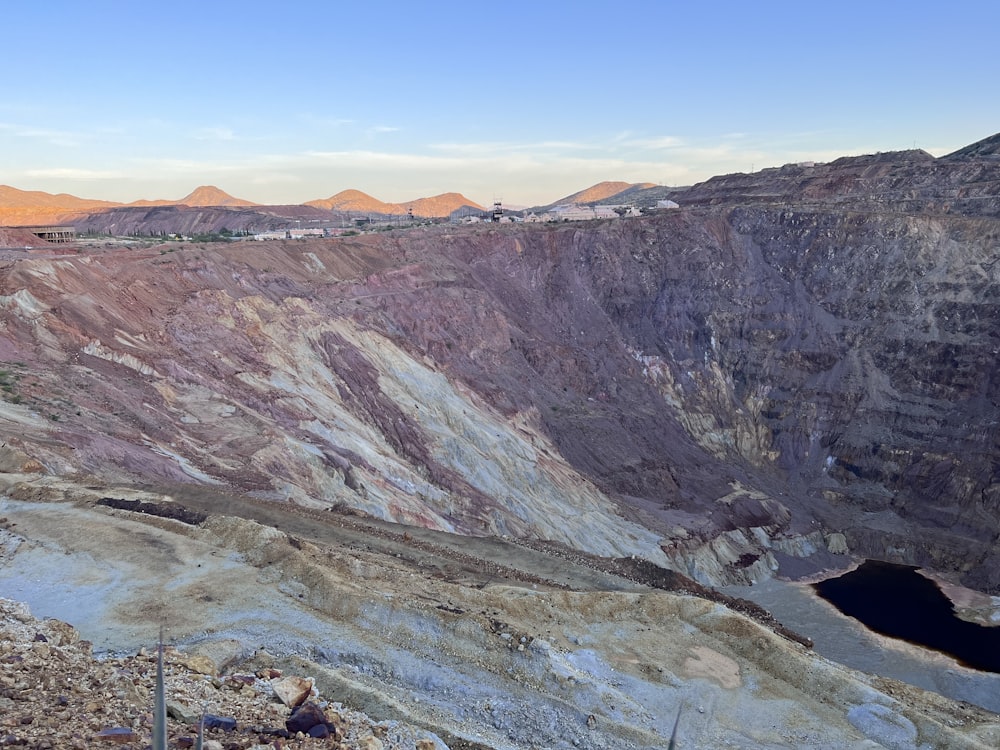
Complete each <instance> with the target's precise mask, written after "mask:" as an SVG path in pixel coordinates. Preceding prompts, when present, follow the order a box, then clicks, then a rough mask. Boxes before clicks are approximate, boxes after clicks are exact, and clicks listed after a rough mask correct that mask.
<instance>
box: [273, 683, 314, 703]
mask: <svg viewBox="0 0 1000 750" xmlns="http://www.w3.org/2000/svg"><path fill="white" fill-rule="evenodd" d="M271 687H272V688H273V689H274V694H275V695H276V696H277V697H278V700H280V701H281V702H282V703H284V704H285V705H286V706H288V707H289V708H296V707H297V706H299V705H301V704H302V703H303V702H304V701H305V700H306V698H308V697H309V696H310V695H311V694H312V691H313V682H312V680H308V679H306V678H304V677H295V676H289V677H283V678H281V679H278V680H273V681H272V682H271Z"/></svg>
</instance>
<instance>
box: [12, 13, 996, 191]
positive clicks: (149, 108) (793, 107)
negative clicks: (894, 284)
mask: <svg viewBox="0 0 1000 750" xmlns="http://www.w3.org/2000/svg"><path fill="white" fill-rule="evenodd" d="M4 6H5V7H4V9H3V20H2V23H3V26H4V29H5V31H4V41H3V45H2V46H0V65H2V69H3V71H4V72H3V74H2V75H0V184H6V185H10V186H12V187H16V188H19V189H21V190H42V191H46V192H51V193H60V192H65V193H70V194H72V195H76V196H78V197H83V198H96V199H104V200H113V201H121V202H129V201H133V200H138V199H160V198H168V199H175V198H180V197H183V196H184V195H186V194H187V193H189V192H191V190H193V189H194V188H195V187H197V186H199V185H209V184H210V185H216V186H218V187H219V188H221V189H223V190H225V191H226V192H228V193H230V194H232V195H235V196H237V197H239V198H244V199H247V200H251V201H254V202H257V203H270V204H283V203H289V204H294V203H303V202H305V201H309V200H315V199H320V198H327V197H330V196H332V195H334V194H335V193H337V192H340V191H341V190H346V189H357V190H362V191H364V192H366V193H369V194H370V195H373V196H374V197H376V198H379V199H381V200H384V201H391V202H405V201H408V200H414V199H416V198H419V197H426V196H431V195H437V194H440V193H444V192H452V191H454V192H460V193H462V194H464V195H465V196H466V197H468V198H471V199H472V200H474V201H476V202H478V203H481V204H488V203H492V202H493V201H494V200H501V201H503V202H504V203H506V204H508V205H525V206H527V205H540V204H547V203H551V202H553V201H555V200H557V199H559V198H561V197H563V196H566V195H568V194H570V193H573V192H575V191H577V190H580V189H583V188H585V187H588V186H590V185H593V184H595V183H597V182H601V181H604V180H622V181H625V182H652V183H657V184H663V185H675V186H679V185H688V184H693V183H695V182H698V181H700V180H704V179H707V178H708V177H711V176H713V175H717V174H726V173H730V172H749V171H752V170H755V169H761V168H764V167H771V166H780V165H782V164H785V163H788V162H796V161H807V160H812V161H829V160H831V159H834V158H837V157H839V156H844V155H853V154H862V153H873V152H877V151H895V150H902V149H909V148H914V147H916V148H922V149H924V150H926V151H929V152H930V153H932V154H934V155H935V156H938V155H942V154H945V153H948V152H950V151H953V150H955V149H958V148H961V147H962V146H965V145H967V144H969V143H972V142H974V141H977V140H980V139H981V138H985V137H987V136H990V135H993V134H994V133H996V132H998V131H1000V93H998V91H1000V89H998V80H1000V75H998V74H1000V56H998V55H997V29H998V28H1000V3H998V2H996V0H978V1H974V0H953V1H952V2H948V3H940V2H935V3H930V2H925V1H924V0H911V2H908V3H899V2H895V0H892V1H889V0H865V1H864V2H855V0H841V1H840V2H836V3H834V2H822V1H821V2H815V3H810V2H802V1H801V0H797V1H796V2H784V1H783V0H782V1H775V2H768V1H767V0H759V1H758V2H755V3H753V2H746V1H745V0H743V1H742V2H728V1H720V0H699V1H698V2H683V3H682V2H674V1H673V0H658V1H656V0H654V1H652V2H650V1H647V0H635V1H634V2H631V3H613V2H607V1H605V2H590V1H589V0H579V1H578V2H554V1H552V0H549V1H546V0H534V2H521V1H520V0H504V2H497V3H494V4H490V3H484V2H479V3H475V2H468V1H465V2H452V1H451V0H443V1H441V2H425V3H415V2H408V3H402V2H385V1H383V0H366V2H357V3H354V2H346V1H345V0H323V2H302V1H297V0H284V1H283V2H280V3H279V2H275V1H274V0H270V1H268V2H263V1H261V0H240V1H239V2H234V1H229V0H201V2H190V1H189V0H175V1H173V2H155V1H150V2H133V1H132V0H120V1H119V2H111V1H110V0H90V1H88V2H80V1H79V0H44V2H12V3H5V4H4Z"/></svg>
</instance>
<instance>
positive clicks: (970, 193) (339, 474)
mask: <svg viewBox="0 0 1000 750" xmlns="http://www.w3.org/2000/svg"><path fill="white" fill-rule="evenodd" d="M998 153H1000V137H998V136H994V137H993V138H991V139H986V140H985V141H982V142H980V143H978V144H974V145H973V146H970V147H969V148H967V149H963V150H962V151H959V152H956V153H955V154H951V155H949V156H945V157H940V158H933V157H931V156H930V155H928V154H926V153H924V152H919V151H912V152H902V153H891V154H878V155H872V156H863V157H852V158H844V159H839V160H837V161H834V162H831V163H829V164H806V165H787V166H785V167H782V168H777V169H772V170H763V171H761V172H757V173H754V174H743V175H728V176H725V177H719V178H715V179H713V180H709V181H707V182H705V183H702V184H700V185H695V186H693V187H691V188H687V189H684V190H676V191H671V192H670V193H669V196H668V197H669V198H670V199H671V200H673V201H675V202H676V203H677V204H678V205H679V208H672V209H669V210H662V211H653V212H650V213H648V214H647V215H644V216H641V217H636V218H623V219H610V220H597V221H589V222H563V223H550V224H537V225H528V224H487V225H482V224H480V225H470V226H452V225H435V226H421V227H415V228H412V229H409V230H401V231H394V232H382V233H372V234H361V235H358V236H351V237H339V238H328V239H304V240H295V241H273V242H266V243H255V242H228V243H204V244H199V243H191V242H185V243H166V244H162V245H152V246H151V245H146V246H142V247H111V246H108V247H104V246H89V247H73V246H67V245H59V246H45V244H44V243H43V242H39V243H38V245H37V246H36V247H33V248H32V249H30V250H24V249H18V250H14V249H12V250H4V251H0V388H2V393H0V395H2V399H0V443H2V445H0V492H2V495H0V597H5V598H7V599H10V600H17V601H19V602H24V603H26V604H27V605H28V606H30V608H31V611H32V613H33V614H34V615H35V616H37V617H40V618H56V619H57V620H60V621H66V622H69V623H71V624H72V625H73V626H74V627H75V628H76V629H77V631H78V632H79V635H80V636H81V637H82V638H83V639H85V640H87V641H89V642H90V643H91V644H92V648H93V651H94V653H95V654H96V655H97V656H98V657H99V658H104V659H112V658H123V657H122V655H123V654H136V653H138V652H139V651H140V649H146V650H147V652H149V651H150V650H152V649H154V648H155V646H156V643H157V638H158V633H159V629H160V628H161V627H162V628H163V632H164V637H165V639H166V641H167V643H168V644H169V645H170V646H171V647H172V648H176V649H177V650H178V652H179V653H190V654H200V655H202V656H203V657H204V659H207V660H208V663H209V666H208V667H207V668H204V669H203V672H205V673H206V674H204V675H203V679H202V683H200V684H205V681H208V682H207V684H208V685H209V687H211V685H220V686H221V687H218V688H217V689H215V688H213V689H211V690H209V689H208V688H205V691H203V692H202V693H200V694H199V695H201V697H200V698H199V701H201V702H202V705H207V706H208V708H207V710H209V711H212V712H216V713H217V712H220V711H225V710H227V709H226V708H225V707H224V706H222V707H220V706H219V705H217V704H219V702H220V701H222V699H223V697H224V695H228V693H226V691H227V690H228V688H227V687H226V686H227V685H228V684H229V683H227V682H226V680H227V678H228V677H231V676H232V675H239V674H249V675H256V677H254V678H253V679H255V680H256V681H257V682H256V683H255V684H254V685H253V686H251V687H249V688H248V689H250V690H251V692H254V694H255V695H256V696H257V697H258V698H259V697H261V696H264V697H267V695H268V690H269V688H268V686H267V685H268V683H267V681H266V680H264V679H263V678H262V677H261V676H260V675H261V674H264V675H265V676H266V675H268V674H272V673H278V672H281V673H293V672H294V673H295V674H298V675H304V676H308V677H311V678H312V680H313V682H314V685H315V689H316V691H317V693H318V695H320V696H321V697H322V698H323V699H325V700H328V701H335V702H338V703H340V704H342V705H343V706H346V707H350V708H351V709H352V710H358V711H363V712H365V713H366V715H368V716H370V717H371V718H372V721H373V722H375V723H373V724H372V726H373V727H375V728H376V729H378V727H382V728H381V730H379V731H374V730H373V732H374V733H373V734H370V736H368V735H366V736H365V737H364V738H360V739H357V740H356V741H355V740H349V739H343V738H342V739H341V740H339V741H340V743H341V744H340V745H339V746H340V747H352V748H353V747H365V748H366V750H375V749H376V748H378V747H401V748H402V747H406V748H419V749H420V750H428V749H429V748H432V747H435V748H442V747H445V746H447V747H450V748H496V749H497V750H501V749H506V748H593V749H596V748H625V749H629V750H638V749H640V748H642V749H647V748H648V749H652V748H665V747H667V746H668V744H669V743H670V742H671V741H672V742H673V746H674V747H676V748H722V747H727V748H857V749H858V750H860V749H861V748H993V747H997V746H1000V716H998V715H997V713H996V712H997V711H1000V704H998V700H997V695H1000V690H998V688H1000V678H998V676H997V675H994V674H991V673H987V672H977V671H976V670H972V669H970V668H968V667H965V666H963V665H961V664H958V663H957V662H955V661H953V660H951V659H950V658H949V657H948V656H946V655H942V654H937V653H934V652H924V651H922V650H920V649H917V648H916V647H913V646H910V645H908V644H903V643H900V642H895V641H890V640H888V639H885V638H881V637H877V636H873V635H872V634H870V633H867V631H865V630H864V629H863V628H862V627H861V626H860V625H859V624H857V623H855V622H854V621H849V620H847V619H846V618H843V617H842V616H840V615H838V614H837V613H836V612H835V611H834V610H833V608H832V607H830V606H828V605H823V604H821V603H819V600H818V599H817V598H816V597H814V596H812V595H811V594H810V593H809V590H808V588H807V586H806V584H805V583H804V582H806V581H815V580H819V579H821V578H824V577H831V576H835V575H837V574H838V573H840V572H843V571H845V570H848V569H850V568H852V567H854V566H856V565H858V564H859V563H861V562H862V561H864V560H866V559H872V560H882V561H886V562H893V563H905V564H909V565H914V566H919V567H920V568H921V569H923V570H925V571H927V572H928V574H929V575H933V576H934V577H935V580H937V581H939V582H940V585H941V586H942V588H943V589H944V590H945V591H946V592H949V595H951V596H953V597H954V600H955V601H956V602H958V605H959V609H960V614H961V615H962V616H963V617H967V618H970V619H976V620H978V621H980V622H983V623H986V624H987V625H990V624H992V625H996V624H997V623H998V621H1000V599H998V598H997V596H998V595H1000V544H998V539H1000V469H998V466H1000V460H998V459H1000V443H998V434H1000V432H998V418H1000V376H998V374H997V361H998V352H1000V264H998V260H1000V156H998ZM649 190H651V191H653V192H655V191H657V190H659V191H660V192H662V191H663V189H662V188H649ZM641 196H642V192H641V191H640V192H639V193H637V194H636V195H634V196H632V197H633V199H634V200H640V201H641ZM657 197H663V196H657ZM775 586H779V587H780V588H778V589H775V588H774V587H775ZM734 587H738V588H739V589H740V591H746V592H753V591H755V590H758V589H761V590H764V591H767V592H770V595H771V596H777V597H778V598H780V599H781V600H782V601H783V602H785V610H787V609H788V602H789V601H793V600H794V601H798V602H804V600H805V599H809V602H808V604H806V603H802V604H801V606H798V605H796V607H793V608H792V609H793V610H795V611H798V612H799V613H801V612H804V611H805V610H806V608H807V607H809V608H811V609H809V611H810V612H813V613H814V614H813V615H812V616H811V618H802V619H801V621H798V622H794V623H791V622H789V621H788V618H787V617H786V616H785V615H783V614H778V617H777V619H776V618H775V617H774V616H772V614H769V613H768V612H767V611H765V609H764V608H761V607H760V606H758V605H756V604H753V603H751V602H750V601H747V599H750V598H754V597H753V595H752V594H747V595H746V596H740V597H734V596H732V595H731V593H725V592H724V591H721V590H720V589H724V590H725V591H726V592H731V591H732V590H734ZM769 587H770V588H769ZM776 591H777V592H778V594H776V593H775V592H776ZM796 597H797V598H796ZM767 609H771V611H772V613H779V611H780V610H781V609H782V605H781V603H780V602H775V606H774V607H773V608H772V607H771V606H769V605H767ZM4 611H5V612H13V613H14V614H11V615H10V616H9V617H7V619H6V620H4V621H2V622H0V637H3V638H4V639H5V642H6V643H8V644H11V645H10V646H9V647H8V646H4V647H3V648H0V661H2V660H3V659H4V658H8V657H9V658H13V656H11V655H17V654H19V653H21V652H20V651H18V649H19V648H21V647H20V646H19V645H17V644H18V643H19V642H18V641H17V640H16V639H15V636H14V633H15V630H17V629H16V628H15V627H14V625H13V624H12V623H17V622H24V621H26V618H27V617H28V615H27V614H24V613H23V612H21V610H18V609H17V608H16V607H14V605H12V604H8V606H7V609H6V610H4ZM18 612H21V614H20V615H17V613H18ZM15 615H16V616H15ZM792 616H793V617H794V612H793V613H792ZM18 617H20V618H21V619H18ZM4 622H6V623H7V624H6V625H3V623H4ZM37 627H38V628H42V627H43V626H42V625H38V626H37ZM3 628H6V629H3ZM22 629H23V628H22ZM835 631H836V632H839V633H841V634H842V637H844V638H847V639H848V640H849V641H850V640H851V639H854V641H855V642H857V643H859V644H860V643H861V642H862V641H864V642H865V643H867V644H868V645H867V646H866V648H870V649H871V654H873V656H872V657H871V659H870V660H869V661H867V662H866V663H865V664H854V665H851V666H848V664H847V663H844V662H848V661H849V660H845V659H836V660H835V659H834V658H831V657H830V656H827V655H824V654H825V653H826V652H825V651H824V650H823V649H822V648H821V647H820V644H821V642H822V641H824V639H829V637H830V634H831V633H833V632H835ZM17 632H20V631H17ZM843 634H846V635H843ZM28 635H30V633H29V634H28ZM29 645H30V644H29ZM59 648H62V647H61V646H59V645H58V643H57V642H56V641H53V642H52V645H51V648H47V649H45V653H46V654H47V653H48V652H49V651H50V650H51V651H56V650H58V649H59ZM859 648H860V646H859ZM37 650H38V649H35V651H37ZM848 650H849V649H848ZM833 651H835V649H833V648H832V647H831V651H830V653H833ZM32 653H34V651H33V652H32ZM36 656H37V654H36ZM897 657H898V659H906V660H909V662H913V663H917V662H919V663H921V664H922V665H923V668H925V669H926V670H929V672H928V673H933V675H934V676H933V679H931V678H928V679H930V680H931V682H930V683H928V684H924V683H922V682H921V680H915V681H906V679H905V675H903V677H902V678H899V679H897V678H896V677H895V676H892V674H891V672H892V670H891V668H890V667H891V663H892V662H894V661H895V660H896V659H897ZM67 658H68V657H67ZM8 661H9V659H8ZM100 664H101V662H100V659H99V660H98V661H97V662H95V665H97V666H95V667H94V669H100ZM866 664H867V665H870V669H866ZM883 667H885V668H883ZM122 669H123V668H122ZM122 669H118V671H117V672H116V674H121V672H122ZM5 670H6V667H5ZM269 670H270V671H269ZM3 674H4V675H6V674H7V672H6V671H5V672H4V673H3ZM5 679H6V677H3V676H0V688H2V689H3V691H2V692H0V716H15V717H21V714H22V713H24V712H25V711H26V706H27V705H28V703H27V702H28V700H29V699H28V698H25V695H28V694H30V691H31V690H32V689H33V688H32V685H30V684H28V685H27V686H26V687H23V688H22V687H18V686H19V685H22V684H23V683H18V682H16V680H15V681H13V682H11V684H7V683H6V682H5V681H4V680H5ZM11 679H12V680H13V679H14V678H11ZM109 679H110V678H109ZM192 679H193V678H192ZM213 680H214V682H212V681H213ZM42 682H43V684H42V685H40V686H35V687H37V689H38V690H40V691H41V690H43V688H44V680H43V681H42ZM109 685H110V683H109ZM928 687H930V688H931V689H927V688H928ZM107 690H108V691H109V694H112V693H114V686H113V685H112V686H111V687H108V688H107ZM18 691H20V692H18ZM26 691H27V692H26ZM206 691H207V692H206ZM213 691H214V692H213ZM125 692H126V693H127V695H126V697H128V696H132V698H131V700H132V701H133V702H132V703H131V704H130V705H131V706H133V707H134V712H133V713H134V716H133V718H134V720H135V727H134V729H135V731H136V736H137V737H140V738H141V736H142V734H143V732H148V724H146V723H144V722H145V721H146V718H148V717H147V715H148V713H149V710H150V709H149V703H148V692H147V694H145V695H144V694H143V693H142V691H141V690H138V689H137V690H135V691H132V692H129V691H125ZM229 692H232V691H231V690H230V691H229ZM42 694H43V693H40V694H39V695H42ZM68 700H70V704H71V707H72V706H75V705H77V704H75V703H72V701H73V700H76V696H75V693H74V694H73V695H71V696H69V698H68ZM122 700H125V699H124V698H123V699H122ZM213 701H215V702H214V703H213ZM43 703H44V701H42V702H39V701H36V702H35V703H34V706H35V710H36V711H38V712H39V713H41V714H42V715H45V714H46V711H45V709H44V706H43ZM60 705H64V704H60ZM81 705H87V704H81ZM331 705H332V704H331ZM272 708H273V706H272ZM62 710H64V709H63V708H60V707H59V706H56V707H55V708H53V709H52V712H58V711H62ZM100 710H102V709H101V707H100V706H95V707H93V710H92V711H91V712H90V714H91V717H90V719H91V720H90V721H89V723H88V721H85V720H83V719H81V724H80V728H79V732H78V734H79V739H80V740H81V741H86V742H87V743H90V742H91V741H92V740H93V738H94V737H95V736H96V735H97V734H99V732H100V731H102V727H101V726H100V725H102V721H101V719H100ZM327 710H328V712H329V711H331V710H332V709H330V708H328V709H327ZM343 710H346V709H343ZM81 711H83V709H81ZM55 715H58V714H55ZM17 720H18V721H20V718H18V719H17ZM272 720H273V721H276V722H277V723H278V724H281V722H282V721H284V719H283V718H281V717H278V718H273V717H272ZM67 721H68V720H67ZM261 721H262V722H263V719H262V720H261ZM170 722H171V731H172V733H173V735H172V736H174V737H175V738H176V737H179V736H180V735H181V734H183V732H184V731H185V728H184V726H183V722H182V720H181V719H180V718H176V717H174V718H171V719H170ZM379 722H381V723H379ZM40 725H44V724H43V722H42V721H41V720H38V722H37V723H32V722H27V723H20V724H17V725H7V726H2V727H0V744H3V742H4V740H3V738H4V737H8V736H9V737H15V739H16V738H17V737H18V733H19V732H20V733H22V735H24V733H25V732H29V730H30V728H31V727H35V730H37V728H38V727H39V726H40ZM26 727H28V728H26ZM386 727H390V728H389V729H386ZM401 727H406V728H407V729H406V731H405V732H404V731H402V729H401ZM53 731H55V730H53ZM213 731H214V732H216V734H215V735H213V736H216V737H217V739H218V740H219V741H220V742H222V743H223V746H225V747H254V746H258V745H261V744H266V743H265V742H264V741H262V740H261V736H262V734H261V732H256V733H254V732H250V731H246V729H245V727H243V726H241V727H240V728H237V729H235V730H231V731H224V730H222V729H216V730H213ZM42 734H44V733H41V734H39V735H38V736H41V735H42ZM24 736H27V735H24ZM31 736H33V737H34V736H35V735H31ZM671 737H673V739H672V740H671ZM27 741H28V740H25V742H27ZM31 741H32V742H34V741H35V740H31ZM38 741H39V742H41V741H42V740H38ZM143 741H148V740H142V739H139V740H136V745H135V746H136V747H138V746H141V742H143ZM270 741H272V740H267V742H270ZM285 741H291V742H295V740H294V738H293V739H292V740H285ZM299 742H301V743H308V742H316V743H320V742H321V740H299ZM326 742H328V743H330V744H329V745H328V746H331V747H336V746H338V745H337V742H336V741H334V740H326ZM376 743H380V744H376ZM32 746H37V747H43V746H44V745H40V744H38V745H32ZM49 746H50V747H55V746H66V747H71V746H74V745H72V744H69V741H67V744H65V745H51V744H50V745H49ZM88 746H89V745H88ZM302 746H303V747H305V746H313V745H306V744H302ZM315 746H324V745H320V744H317V745H315Z"/></svg>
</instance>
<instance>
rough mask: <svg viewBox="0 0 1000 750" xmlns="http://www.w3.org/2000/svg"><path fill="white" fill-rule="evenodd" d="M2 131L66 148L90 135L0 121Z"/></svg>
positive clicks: (78, 143) (79, 142) (75, 144)
mask: <svg viewBox="0 0 1000 750" xmlns="http://www.w3.org/2000/svg"><path fill="white" fill-rule="evenodd" d="M0 132H3V133H7V134H9V135H12V136H14V137H15V138H32V139H38V140H42V141H45V142H47V143H49V144H50V145H53V146H61V147H65V148H73V147H76V146H79V145H80V144H81V143H82V142H83V141H85V140H87V139H88V137H89V136H88V134H86V133H81V132H74V131H71V130H53V129H51V128H38V127H34V126H32V125H20V124H16V123H9V122H0Z"/></svg>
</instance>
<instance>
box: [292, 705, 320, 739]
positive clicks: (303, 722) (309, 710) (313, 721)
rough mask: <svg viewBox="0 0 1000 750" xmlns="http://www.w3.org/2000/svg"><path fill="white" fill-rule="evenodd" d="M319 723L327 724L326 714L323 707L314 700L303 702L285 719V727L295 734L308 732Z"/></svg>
mask: <svg viewBox="0 0 1000 750" xmlns="http://www.w3.org/2000/svg"><path fill="white" fill-rule="evenodd" d="M317 724H326V715H325V714H324V713H323V709H322V708H320V707H319V706H318V705H316V704H315V703H313V702H312V701H308V702H306V703H303V704H302V705H301V706H299V707H298V708H296V709H295V710H294V711H292V714H291V715H290V716H289V717H288V718H287V719H286V720H285V728H286V729H287V730H288V731H289V732H292V733H293V734H294V733H295V732H303V733H308V732H309V730H310V729H312V728H313V727H315V726H316V725H317Z"/></svg>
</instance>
